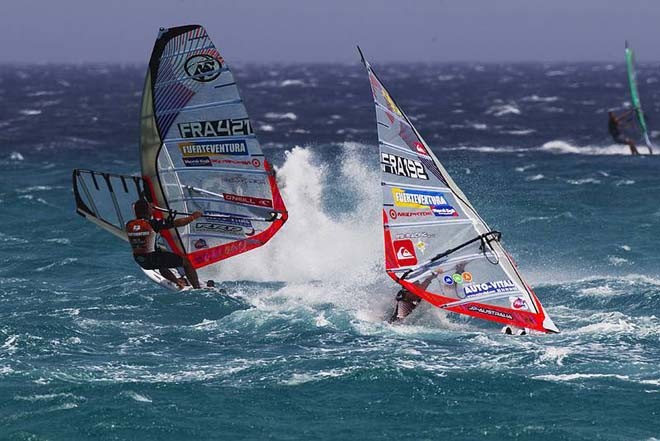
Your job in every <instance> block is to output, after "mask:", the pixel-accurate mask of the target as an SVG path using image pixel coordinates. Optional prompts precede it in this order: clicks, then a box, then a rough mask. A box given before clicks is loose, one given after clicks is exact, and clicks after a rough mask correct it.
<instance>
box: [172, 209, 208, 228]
mask: <svg viewBox="0 0 660 441" xmlns="http://www.w3.org/2000/svg"><path fill="white" fill-rule="evenodd" d="M200 217H202V213H201V212H200V211H195V212H194V213H193V214H191V215H190V216H186V217H182V218H180V219H174V222H173V224H174V226H175V227H183V226H184V225H188V224H189V223H190V222H192V221H194V220H195V219H198V218H200Z"/></svg>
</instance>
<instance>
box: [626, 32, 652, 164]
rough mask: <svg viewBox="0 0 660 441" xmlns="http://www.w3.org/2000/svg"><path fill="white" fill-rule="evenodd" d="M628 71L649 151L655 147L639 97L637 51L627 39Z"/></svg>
mask: <svg viewBox="0 0 660 441" xmlns="http://www.w3.org/2000/svg"><path fill="white" fill-rule="evenodd" d="M626 72H627V73H628V86H629V87H630V99H631V100H632V105H633V109H634V111H635V117H636V119H637V123H638V124H639V129H640V131H641V132H642V137H643V138H644V142H645V143H646V146H647V147H648V148H649V152H650V151H652V149H653V148H654V147H655V146H654V145H653V143H652V142H651V139H650V138H649V130H648V127H647V125H646V118H645V117H644V111H643V110H642V103H641V101H640V99H639V90H638V89H637V72H636V71H635V53H634V52H633V50H632V48H631V47H630V46H629V45H628V42H627V41H626Z"/></svg>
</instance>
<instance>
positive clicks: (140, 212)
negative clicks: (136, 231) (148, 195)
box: [133, 199, 151, 219]
mask: <svg viewBox="0 0 660 441" xmlns="http://www.w3.org/2000/svg"><path fill="white" fill-rule="evenodd" d="M133 210H135V216H137V217H139V218H142V219H148V218H150V217H151V204H149V202H147V201H146V200H144V199H138V200H137V201H135V204H133Z"/></svg>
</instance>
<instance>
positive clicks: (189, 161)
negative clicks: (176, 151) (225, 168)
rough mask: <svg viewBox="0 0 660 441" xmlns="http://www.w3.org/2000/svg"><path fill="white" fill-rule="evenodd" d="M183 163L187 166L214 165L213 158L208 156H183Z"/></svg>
mask: <svg viewBox="0 0 660 441" xmlns="http://www.w3.org/2000/svg"><path fill="white" fill-rule="evenodd" d="M183 164H184V165H185V166H186V167H213V164H212V163H211V159H210V158H208V157H206V156H201V157H198V158H183Z"/></svg>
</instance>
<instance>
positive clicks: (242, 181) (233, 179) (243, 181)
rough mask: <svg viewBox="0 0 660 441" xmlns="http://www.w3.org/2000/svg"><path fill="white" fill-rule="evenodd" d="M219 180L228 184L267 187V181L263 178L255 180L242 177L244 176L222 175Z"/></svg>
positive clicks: (250, 177) (249, 177)
mask: <svg viewBox="0 0 660 441" xmlns="http://www.w3.org/2000/svg"><path fill="white" fill-rule="evenodd" d="M219 179H220V180H221V181H222V182H224V183H226V184H234V185H258V186H264V185H266V180H265V179H261V178H255V177H252V176H242V175H229V176H227V175H224V174H223V175H222V176H220V177H219Z"/></svg>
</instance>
